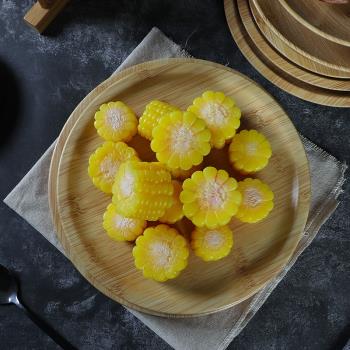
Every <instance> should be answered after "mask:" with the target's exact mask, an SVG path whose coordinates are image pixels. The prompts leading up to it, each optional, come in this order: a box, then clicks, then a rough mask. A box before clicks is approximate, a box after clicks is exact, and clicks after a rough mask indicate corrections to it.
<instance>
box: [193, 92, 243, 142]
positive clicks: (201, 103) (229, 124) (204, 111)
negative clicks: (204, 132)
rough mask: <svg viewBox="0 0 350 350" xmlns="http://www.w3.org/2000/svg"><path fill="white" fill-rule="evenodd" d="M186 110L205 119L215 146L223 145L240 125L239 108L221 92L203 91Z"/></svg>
mask: <svg viewBox="0 0 350 350" xmlns="http://www.w3.org/2000/svg"><path fill="white" fill-rule="evenodd" d="M187 110H188V111H189V112H192V113H194V114H196V115H197V116H198V117H199V118H201V119H203V120H204V121H205V123H206V124H207V127H208V128H209V130H210V132H211V135H212V136H211V144H212V146H213V147H215V148H222V147H224V145H225V142H226V141H227V140H229V139H231V138H232V137H233V136H234V135H235V133H236V130H237V129H238V128H239V125H240V118H241V110H240V109H239V108H238V107H237V106H236V105H235V101H234V100H233V99H232V98H230V97H228V96H226V95H225V94H223V93H222V92H215V91H205V92H204V93H203V94H202V96H201V97H197V98H196V99H195V100H194V101H193V104H192V105H191V106H189V107H188V109H187Z"/></svg>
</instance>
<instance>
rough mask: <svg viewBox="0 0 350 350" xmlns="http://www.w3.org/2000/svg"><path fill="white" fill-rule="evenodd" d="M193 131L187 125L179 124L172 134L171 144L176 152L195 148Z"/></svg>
mask: <svg viewBox="0 0 350 350" xmlns="http://www.w3.org/2000/svg"><path fill="white" fill-rule="evenodd" d="M193 138H194V133H193V131H192V130H191V129H190V128H188V127H187V126H185V125H179V126H178V127H177V128H175V129H174V131H173V132H172V134H171V137H170V140H171V141H170V145H171V148H172V150H173V151H174V152H176V153H184V152H186V151H188V150H191V149H192V148H193Z"/></svg>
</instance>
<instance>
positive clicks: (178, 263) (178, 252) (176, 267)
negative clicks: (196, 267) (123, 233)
mask: <svg viewBox="0 0 350 350" xmlns="http://www.w3.org/2000/svg"><path fill="white" fill-rule="evenodd" d="M132 253H133V256H134V259H135V266H136V267H137V268H138V269H140V270H142V272H143V275H144V276H145V277H146V278H150V279H154V280H156V281H159V282H164V281H166V280H168V279H172V278H175V277H177V276H178V275H179V273H180V272H181V271H182V270H183V269H184V268H185V267H186V266H187V264H188V262H187V260H188V255H189V249H188V244H187V241H186V239H185V238H184V237H183V236H181V234H179V232H178V231H177V230H175V229H174V228H171V227H169V226H167V225H164V224H161V225H158V226H156V227H149V228H147V229H146V230H145V231H144V233H143V235H142V236H140V237H138V238H137V240H136V246H135V247H134V249H133V251H132Z"/></svg>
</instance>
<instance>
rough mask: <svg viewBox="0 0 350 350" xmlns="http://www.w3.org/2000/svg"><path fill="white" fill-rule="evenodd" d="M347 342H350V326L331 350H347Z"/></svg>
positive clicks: (342, 332)
mask: <svg viewBox="0 0 350 350" xmlns="http://www.w3.org/2000/svg"><path fill="white" fill-rule="evenodd" d="M347 342H350V324H349V325H347V326H346V327H345V328H344V329H343V330H342V331H341V333H340V334H339V337H338V339H337V340H336V341H335V342H334V343H333V344H332V346H331V347H330V348H329V350H347V349H348V347H346V348H345V346H346V345H347V344H346V343H347ZM349 349H350V348H349Z"/></svg>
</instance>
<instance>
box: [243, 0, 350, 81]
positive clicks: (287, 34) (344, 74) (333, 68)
mask: <svg viewBox="0 0 350 350" xmlns="http://www.w3.org/2000/svg"><path fill="white" fill-rule="evenodd" d="M249 4H250V6H251V9H252V12H253V15H254V18H255V20H256V22H257V24H258V26H259V28H260V30H261V31H262V33H263V34H264V36H265V37H266V39H267V40H268V41H269V42H270V43H271V45H272V46H274V47H275V48H276V49H277V50H278V51H279V52H280V53H281V54H282V55H284V56H285V57H287V58H288V59H290V60H291V61H292V62H294V63H296V64H298V65H299V66H302V67H304V68H305V69H308V70H311V71H313V72H315V73H318V74H321V75H326V76H331V77H336V78H350V60H349V57H350V48H349V47H345V46H342V45H339V44H336V43H334V42H330V41H328V40H326V39H324V38H322V37H320V36H318V35H317V34H315V33H314V32H312V31H309V30H308V29H307V28H306V27H304V26H302V25H300V23H299V22H298V21H297V20H295V19H294V17H293V16H291V15H290V14H289V13H288V11H286V9H285V8H284V7H283V6H282V5H281V3H280V2H279V1H265V0H249Z"/></svg>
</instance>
